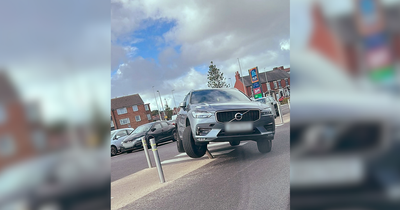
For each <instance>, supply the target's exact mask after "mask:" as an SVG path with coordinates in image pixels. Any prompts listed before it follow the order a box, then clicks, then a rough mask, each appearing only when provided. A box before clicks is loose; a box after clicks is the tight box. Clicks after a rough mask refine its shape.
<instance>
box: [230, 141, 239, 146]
mask: <svg viewBox="0 0 400 210" xmlns="http://www.w3.org/2000/svg"><path fill="white" fill-rule="evenodd" d="M229 144H230V145H231V146H237V145H239V144H240V141H238V140H236V141H230V142H229Z"/></svg>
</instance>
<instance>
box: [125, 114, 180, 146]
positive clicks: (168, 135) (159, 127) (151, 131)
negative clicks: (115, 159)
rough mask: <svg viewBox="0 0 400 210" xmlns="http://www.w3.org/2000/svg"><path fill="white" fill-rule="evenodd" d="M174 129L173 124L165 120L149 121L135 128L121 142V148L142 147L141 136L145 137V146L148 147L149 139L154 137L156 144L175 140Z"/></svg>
mask: <svg viewBox="0 0 400 210" xmlns="http://www.w3.org/2000/svg"><path fill="white" fill-rule="evenodd" d="M175 135H176V129H175V126H173V125H170V124H168V123H167V122H165V121H161V122H151V123H147V124H144V125H141V126H139V127H137V128H136V130H135V131H133V132H132V133H131V135H129V136H128V137H127V138H125V140H124V141H123V142H122V145H121V148H122V150H124V151H127V150H128V151H132V150H133V149H135V148H137V147H142V137H145V139H146V142H147V146H148V148H150V144H149V139H150V138H155V141H156V144H158V143H161V142H164V141H169V140H172V141H175Z"/></svg>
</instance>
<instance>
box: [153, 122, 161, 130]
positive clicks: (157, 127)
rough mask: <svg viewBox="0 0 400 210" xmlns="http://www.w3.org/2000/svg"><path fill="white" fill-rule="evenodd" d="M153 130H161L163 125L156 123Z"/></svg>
mask: <svg viewBox="0 0 400 210" xmlns="http://www.w3.org/2000/svg"><path fill="white" fill-rule="evenodd" d="M153 128H156V129H161V124H160V123H156V124H155V125H154V126H153Z"/></svg>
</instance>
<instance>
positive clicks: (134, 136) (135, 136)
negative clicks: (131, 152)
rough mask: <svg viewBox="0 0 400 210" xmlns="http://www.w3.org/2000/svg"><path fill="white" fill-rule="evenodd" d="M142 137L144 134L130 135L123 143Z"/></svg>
mask: <svg viewBox="0 0 400 210" xmlns="http://www.w3.org/2000/svg"><path fill="white" fill-rule="evenodd" d="M144 135H146V132H141V133H134V134H131V135H129V136H128V137H126V138H125V140H124V141H126V140H132V139H136V138H140V137H142V136H144Z"/></svg>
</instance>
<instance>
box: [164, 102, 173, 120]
mask: <svg viewBox="0 0 400 210" xmlns="http://www.w3.org/2000/svg"><path fill="white" fill-rule="evenodd" d="M164 112H165V115H167V117H168V119H171V117H172V110H171V108H170V107H169V106H168V104H166V105H165V110H164Z"/></svg>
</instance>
